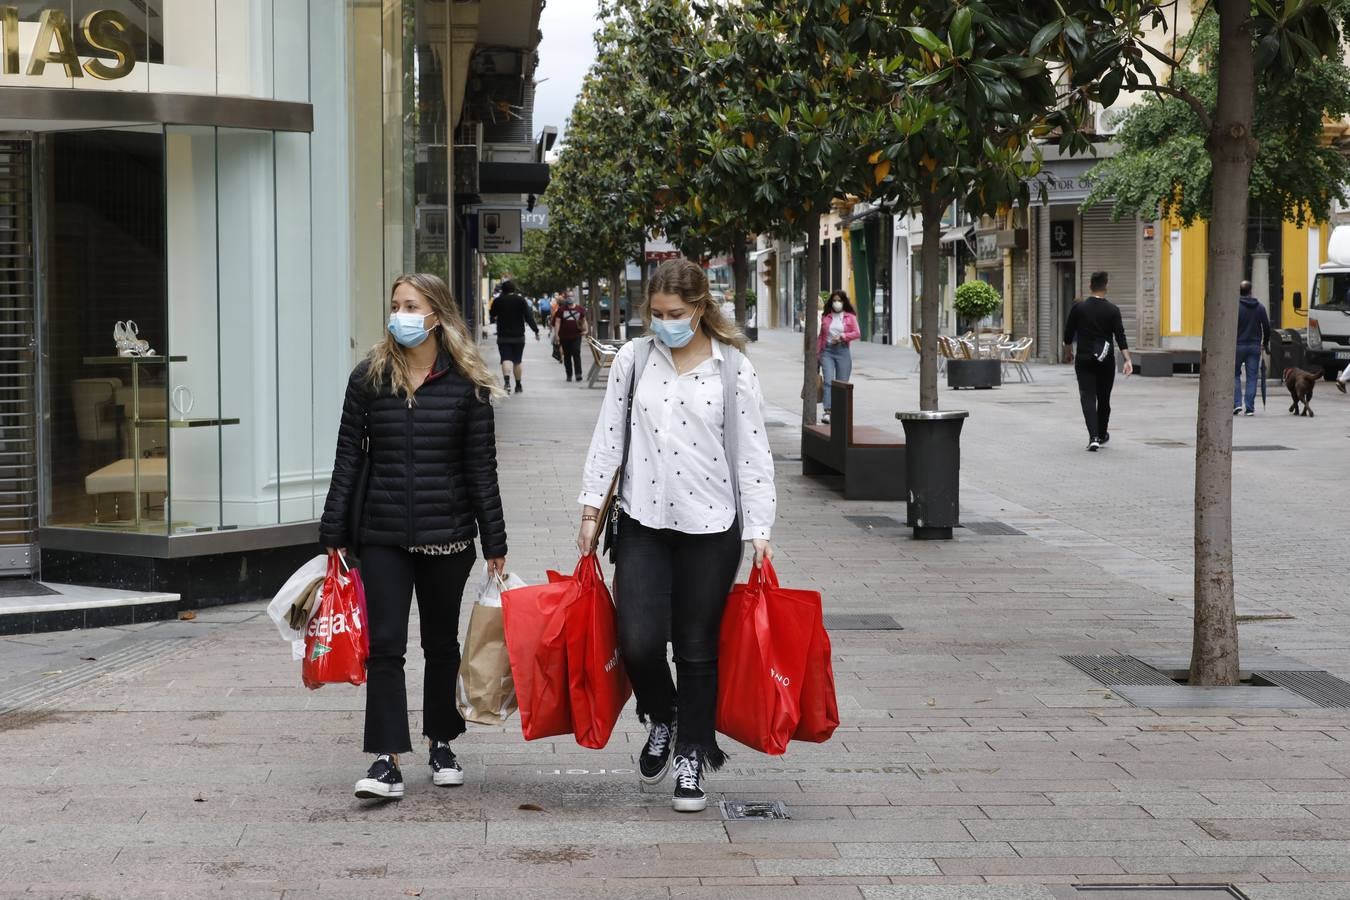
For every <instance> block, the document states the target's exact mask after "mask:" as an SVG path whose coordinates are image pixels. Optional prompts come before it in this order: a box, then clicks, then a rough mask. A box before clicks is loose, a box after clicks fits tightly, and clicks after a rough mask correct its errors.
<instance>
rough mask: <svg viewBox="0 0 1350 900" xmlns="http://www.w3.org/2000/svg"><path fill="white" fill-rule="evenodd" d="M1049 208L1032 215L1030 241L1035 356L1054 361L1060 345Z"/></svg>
mask: <svg viewBox="0 0 1350 900" xmlns="http://www.w3.org/2000/svg"><path fill="white" fill-rule="evenodd" d="M1049 218H1050V207H1048V206H1037V207H1036V208H1035V215H1033V216H1032V220H1031V221H1032V225H1033V227H1034V231H1033V234H1032V240H1033V241H1035V247H1036V283H1035V285H1034V286H1033V288H1032V290H1033V291H1034V292H1035V295H1036V333H1035V338H1036V355H1037V356H1038V357H1039V358H1041V359H1047V360H1051V361H1054V359H1055V354H1056V350H1057V349H1058V348H1059V335H1058V334H1057V333H1056V332H1057V331H1058V330H1059V327H1058V326H1059V323H1058V322H1056V321H1055V306H1056V303H1055V297H1054V294H1053V291H1054V289H1055V286H1054V284H1053V283H1052V281H1051V278H1050V228H1049Z"/></svg>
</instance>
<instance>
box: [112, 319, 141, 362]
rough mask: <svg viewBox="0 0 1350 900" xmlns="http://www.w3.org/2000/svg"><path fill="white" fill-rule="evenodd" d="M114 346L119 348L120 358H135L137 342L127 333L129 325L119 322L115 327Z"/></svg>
mask: <svg viewBox="0 0 1350 900" xmlns="http://www.w3.org/2000/svg"><path fill="white" fill-rule="evenodd" d="M113 346H115V347H116V348H117V355H118V356H135V355H136V353H135V342H134V341H132V339H131V335H130V334H129V333H128V332H127V324H126V323H125V322H118V323H117V324H116V325H114V326H113Z"/></svg>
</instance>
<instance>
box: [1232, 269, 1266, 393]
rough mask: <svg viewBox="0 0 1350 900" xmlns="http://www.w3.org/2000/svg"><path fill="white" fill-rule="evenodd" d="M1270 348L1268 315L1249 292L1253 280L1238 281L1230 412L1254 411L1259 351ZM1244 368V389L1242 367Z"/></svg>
mask: <svg viewBox="0 0 1350 900" xmlns="http://www.w3.org/2000/svg"><path fill="white" fill-rule="evenodd" d="M1269 352H1270V317H1269V316H1268V315H1266V308H1265V307H1264V306H1262V305H1261V301H1260V300H1258V299H1256V298H1255V297H1253V296H1252V283H1251V282H1250V281H1244V282H1242V283H1241V284H1240V285H1238V332H1237V359H1236V360H1234V364H1233V415H1235V416H1236V415H1240V414H1241V415H1248V416H1254V415H1256V381H1257V379H1258V378H1260V377H1261V354H1262V353H1269ZM1244 367H1245V368H1246V369H1247V390H1246V392H1244V391H1243V390H1242V370H1243V368H1244Z"/></svg>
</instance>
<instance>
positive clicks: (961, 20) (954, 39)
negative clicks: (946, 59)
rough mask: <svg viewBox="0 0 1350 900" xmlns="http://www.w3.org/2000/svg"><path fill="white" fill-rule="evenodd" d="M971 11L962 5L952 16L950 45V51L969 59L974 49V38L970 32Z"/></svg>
mask: <svg viewBox="0 0 1350 900" xmlns="http://www.w3.org/2000/svg"><path fill="white" fill-rule="evenodd" d="M971 15H972V14H971V11H970V7H969V6H963V7H961V8H960V9H958V10H957V11H956V15H954V16H952V26H951V45H952V52H953V53H955V54H956V55H957V56H959V57H961V58H962V59H969V58H970V55H971V53H973V52H974V51H975V40H974V38H973V36H972V34H971V24H972V21H971Z"/></svg>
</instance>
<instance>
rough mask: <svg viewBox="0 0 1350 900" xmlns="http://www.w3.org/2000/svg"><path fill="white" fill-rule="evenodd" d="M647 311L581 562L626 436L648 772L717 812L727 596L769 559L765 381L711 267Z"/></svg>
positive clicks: (687, 803) (623, 553)
mask: <svg viewBox="0 0 1350 900" xmlns="http://www.w3.org/2000/svg"><path fill="white" fill-rule="evenodd" d="M642 312H643V319H644V321H645V322H647V323H648V327H649V328H650V329H651V331H652V334H653V337H652V338H640V339H638V340H633V341H629V342H628V343H627V344H625V345H624V346H623V348H622V349H621V350H620V351H619V354H618V356H617V358H616V359H615V360H614V363H613V365H612V366H611V368H610V374H609V386H608V389H607V390H606V392H605V401H604V406H603V407H602V408H601V411H600V418H599V420H598V421H597V422H596V425H595V433H594V434H593V435H592V437H591V447H590V452H589V453H588V454H587V457H586V466H585V471H584V473H583V477H582V490H581V496H580V498H579V502H580V503H581V505H582V520H581V529H580V531H579V533H578V535H577V545H578V547H579V548H580V549H581V551H582V552H583V553H585V552H586V550H587V549H588V548H589V547H591V546H593V542H594V539H595V534H596V531H597V530H598V528H599V527H600V523H599V522H598V517H599V516H598V513H599V507H600V505H601V504H602V503H603V500H604V496H605V493H606V492H607V491H608V489H609V486H610V483H611V480H612V479H613V478H614V475H615V472H616V471H617V470H618V468H619V467H620V465H622V461H623V459H624V441H625V435H627V440H628V442H629V443H628V463H627V466H626V467H625V471H624V474H623V477H622V479H621V484H622V489H621V491H620V493H619V506H620V509H621V510H622V512H621V514H620V519H619V534H618V543H617V546H616V548H615V559H614V565H615V574H614V589H615V590H614V593H615V605H616V607H617V610H618V620H619V642H620V646H621V650H622V652H623V658H624V665H625V667H626V668H627V670H628V676H629V678H630V679H631V680H632V682H633V692H634V693H635V694H636V695H637V706H638V715H639V716H640V717H641V718H642V719H643V721H644V722H647V723H648V729H649V732H648V736H647V743H646V746H644V747H643V750H642V753H641V755H640V757H639V771H640V774H641V777H642V780H643V781H645V782H647V783H649V784H655V783H658V782H659V781H661V780H662V779H663V778H664V777H665V775H666V772H667V771H668V770H669V769H670V768H671V760H672V756H673V758H674V768H675V792H674V799H673V805H674V808H675V809H676V810H678V811H680V812H697V811H700V810H702V809H704V808H705V807H706V805H707V798H706V796H705V795H704V792H703V775H704V772H705V771H710V770H715V769H717V768H719V767H720V766H721V765H722V763H723V762H724V761H725V759H726V755H725V754H724V753H723V752H722V751H721V749H719V748H718V746H717V740H716V735H715V727H714V720H715V714H716V707H717V643H718V635H719V633H720V630H721V624H722V610H723V608H724V607H725V605H726V599H727V593H728V592H729V591H730V589H731V585H732V582H733V581H734V580H735V578H736V571H737V569H738V568H739V567H740V562H741V555H742V544H743V542H744V541H750V542H751V543H752V544H753V546H754V556H755V564H756V565H758V564H760V563H761V562H763V561H764V560H766V559H771V558H772V557H773V549H772V547H771V546H770V544H769V533H770V530H771V529H772V528H773V522H774V515H775V512H776V508H777V497H776V494H775V491H774V481H773V478H774V476H773V452H772V450H770V448H769V440H768V435H767V434H766V432H765V428H764V398H763V395H762V394H761V392H760V387H759V378H758V376H757V375H756V374H755V369H754V366H752V365H751V364H750V361H749V359H747V358H746V357H745V356H744V355H743V354H742V352H741V351H742V350H743V349H744V347H745V337H744V336H743V335H742V334H741V333H740V331H739V330H737V329H736V327H735V326H734V325H732V324H731V323H729V322H728V321H727V320H726V318H725V317H724V316H723V315H722V313H721V311H720V310H719V309H718V307H717V304H716V303H714V302H713V299H712V296H711V295H710V294H709V291H708V278H707V276H706V275H705V274H704V272H703V268H702V267H701V266H699V265H698V264H697V263H694V262H691V261H689V260H687V259H676V260H669V261H667V262H664V263H662V264H661V265H660V266H659V267H658V268H657V270H656V272H655V273H653V275H652V277H651V280H650V281H649V283H648V286H647V303H646V305H645V306H644V308H643V311H642ZM639 367H640V371H635V369H638V368H639ZM635 376H636V377H635ZM725 378H730V379H733V381H732V383H731V384H727V383H725V382H724V379H725ZM634 383H636V388H635V389H634V388H633V387H632V386H633V385H634ZM630 390H632V392H633V399H632V403H631V409H632V416H631V419H626V416H625V412H626V411H627V410H628V409H629V408H630V404H629V393H630ZM667 640H669V641H671V643H672V644H673V645H674V650H675V670H676V674H677V676H678V679H679V690H678V691H677V690H676V684H675V682H674V681H672V679H671V676H670V664H669V663H668V662H667V659H666V642H667ZM677 723H678V741H677V740H676V733H677V731H676V725H677Z"/></svg>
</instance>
